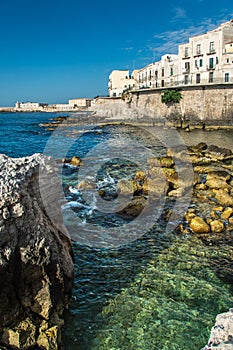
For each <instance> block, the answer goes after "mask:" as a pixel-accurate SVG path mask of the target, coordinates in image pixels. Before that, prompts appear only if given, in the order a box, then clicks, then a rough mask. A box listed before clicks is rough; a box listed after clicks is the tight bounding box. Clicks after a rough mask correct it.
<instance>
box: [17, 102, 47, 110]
mask: <svg viewBox="0 0 233 350" xmlns="http://www.w3.org/2000/svg"><path fill="white" fill-rule="evenodd" d="M46 106H48V104H47V103H39V102H29V101H28V102H16V104H15V108H16V109H22V110H40V109H43V108H44V107H46Z"/></svg>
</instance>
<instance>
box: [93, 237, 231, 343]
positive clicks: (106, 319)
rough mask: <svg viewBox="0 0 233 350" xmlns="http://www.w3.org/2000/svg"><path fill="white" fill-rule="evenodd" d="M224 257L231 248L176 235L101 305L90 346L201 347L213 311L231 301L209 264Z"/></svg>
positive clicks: (226, 290) (206, 337)
mask: <svg viewBox="0 0 233 350" xmlns="http://www.w3.org/2000/svg"><path fill="white" fill-rule="evenodd" d="M226 256H228V257H229V259H230V260H231V261H232V259H233V252H232V248H231V249H229V248H228V247H227V246H223V247H222V249H221V250H219V251H216V250H215V249H213V248H212V247H206V246H204V244H202V242H201V241H200V240H198V239H197V238H195V237H191V239H190V240H186V239H177V240H176V241H175V242H174V243H173V244H172V245H171V246H170V247H169V248H168V249H166V250H164V251H162V253H161V254H160V255H159V257H158V259H157V260H151V262H150V264H149V265H148V266H147V267H146V268H144V270H143V271H142V272H140V273H139V274H138V275H137V276H136V277H135V280H134V282H132V283H131V285H130V287H129V288H127V289H123V290H122V292H121V293H120V294H119V295H117V296H116V297H115V298H114V299H112V300H111V302H110V303H109V305H108V306H106V307H104V308H103V310H102V314H101V316H100V317H99V319H98V322H97V324H99V325H101V329H97V328H96V337H95V339H94V340H93V345H92V350H97V349H101V350H109V349H111V350H118V349H124V350H148V349H160V350H187V349H191V348H192V349H200V348H202V347H203V346H204V345H205V344H206V342H207V340H208V336H209V332H210V329H211V326H212V324H213V322H214V319H215V317H216V313H220V312H223V311H225V310H226V309H228V308H229V307H230V306H231V305H232V303H233V296H232V293H231V290H230V285H228V284H225V285H224V283H223V282H222V281H221V280H220V279H219V278H218V277H217V276H216V274H215V271H214V270H213V266H212V261H214V260H215V259H217V260H218V261H219V263H220V262H221V259H222V258H223V257H226Z"/></svg>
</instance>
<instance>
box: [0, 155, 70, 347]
mask: <svg viewBox="0 0 233 350" xmlns="http://www.w3.org/2000/svg"><path fill="white" fill-rule="evenodd" d="M0 174H1V177H0V191H1V201H0V284H1V289H0V300H1V303H0V348H1V349H11V348H12V349H20V350H27V349H39V348H41V349H46V350H55V349H60V347H61V328H62V325H63V320H62V314H63V311H64V309H65V308H67V307H68V305H69V301H70V298H71V293H72V286H73V270H74V267H73V258H72V247H71V242H70V240H69V238H68V236H66V235H65V234H64V230H63V229H62V215H61V211H60V205H59V199H60V194H59V192H58V188H59V187H58V178H57V177H56V171H55V169H54V166H53V165H52V164H51V160H49V159H48V158H46V157H44V156H43V155H40V154H35V155H33V156H31V157H26V158H19V159H12V158H9V157H7V156H4V155H1V156H0ZM40 176H43V177H45V179H47V181H46V182H47V185H46V189H44V190H46V193H47V198H48V201H49V203H51V206H52V207H53V210H55V211H56V214H57V224H56V225H55V224H54V223H52V222H51V220H50V218H49V216H48V214H47V213H46V211H45V206H44V203H43V201H42V198H41V190H42V189H41V188H40V184H39V177H40ZM46 182H45V183H46Z"/></svg>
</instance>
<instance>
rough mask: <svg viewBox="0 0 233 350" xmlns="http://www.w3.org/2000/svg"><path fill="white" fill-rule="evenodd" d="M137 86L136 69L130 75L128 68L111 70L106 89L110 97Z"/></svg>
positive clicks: (117, 95)
mask: <svg viewBox="0 0 233 350" xmlns="http://www.w3.org/2000/svg"><path fill="white" fill-rule="evenodd" d="M134 88H137V71H136V70H134V71H133V74H132V76H130V74H129V70H113V71H112V73H111V74H110V76H109V83H108V91H109V96H110V97H120V96H121V95H122V93H123V92H124V91H127V90H130V89H134Z"/></svg>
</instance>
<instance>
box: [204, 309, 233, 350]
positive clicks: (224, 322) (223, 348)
mask: <svg viewBox="0 0 233 350" xmlns="http://www.w3.org/2000/svg"><path fill="white" fill-rule="evenodd" d="M232 349H233V309H230V311H229V312H226V313H224V314H220V315H218V316H217V317H216V322H215V325H214V327H213V328H212V330H211V335H210V339H209V342H208V344H207V345H206V346H205V347H204V348H203V349H202V350H232Z"/></svg>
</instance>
